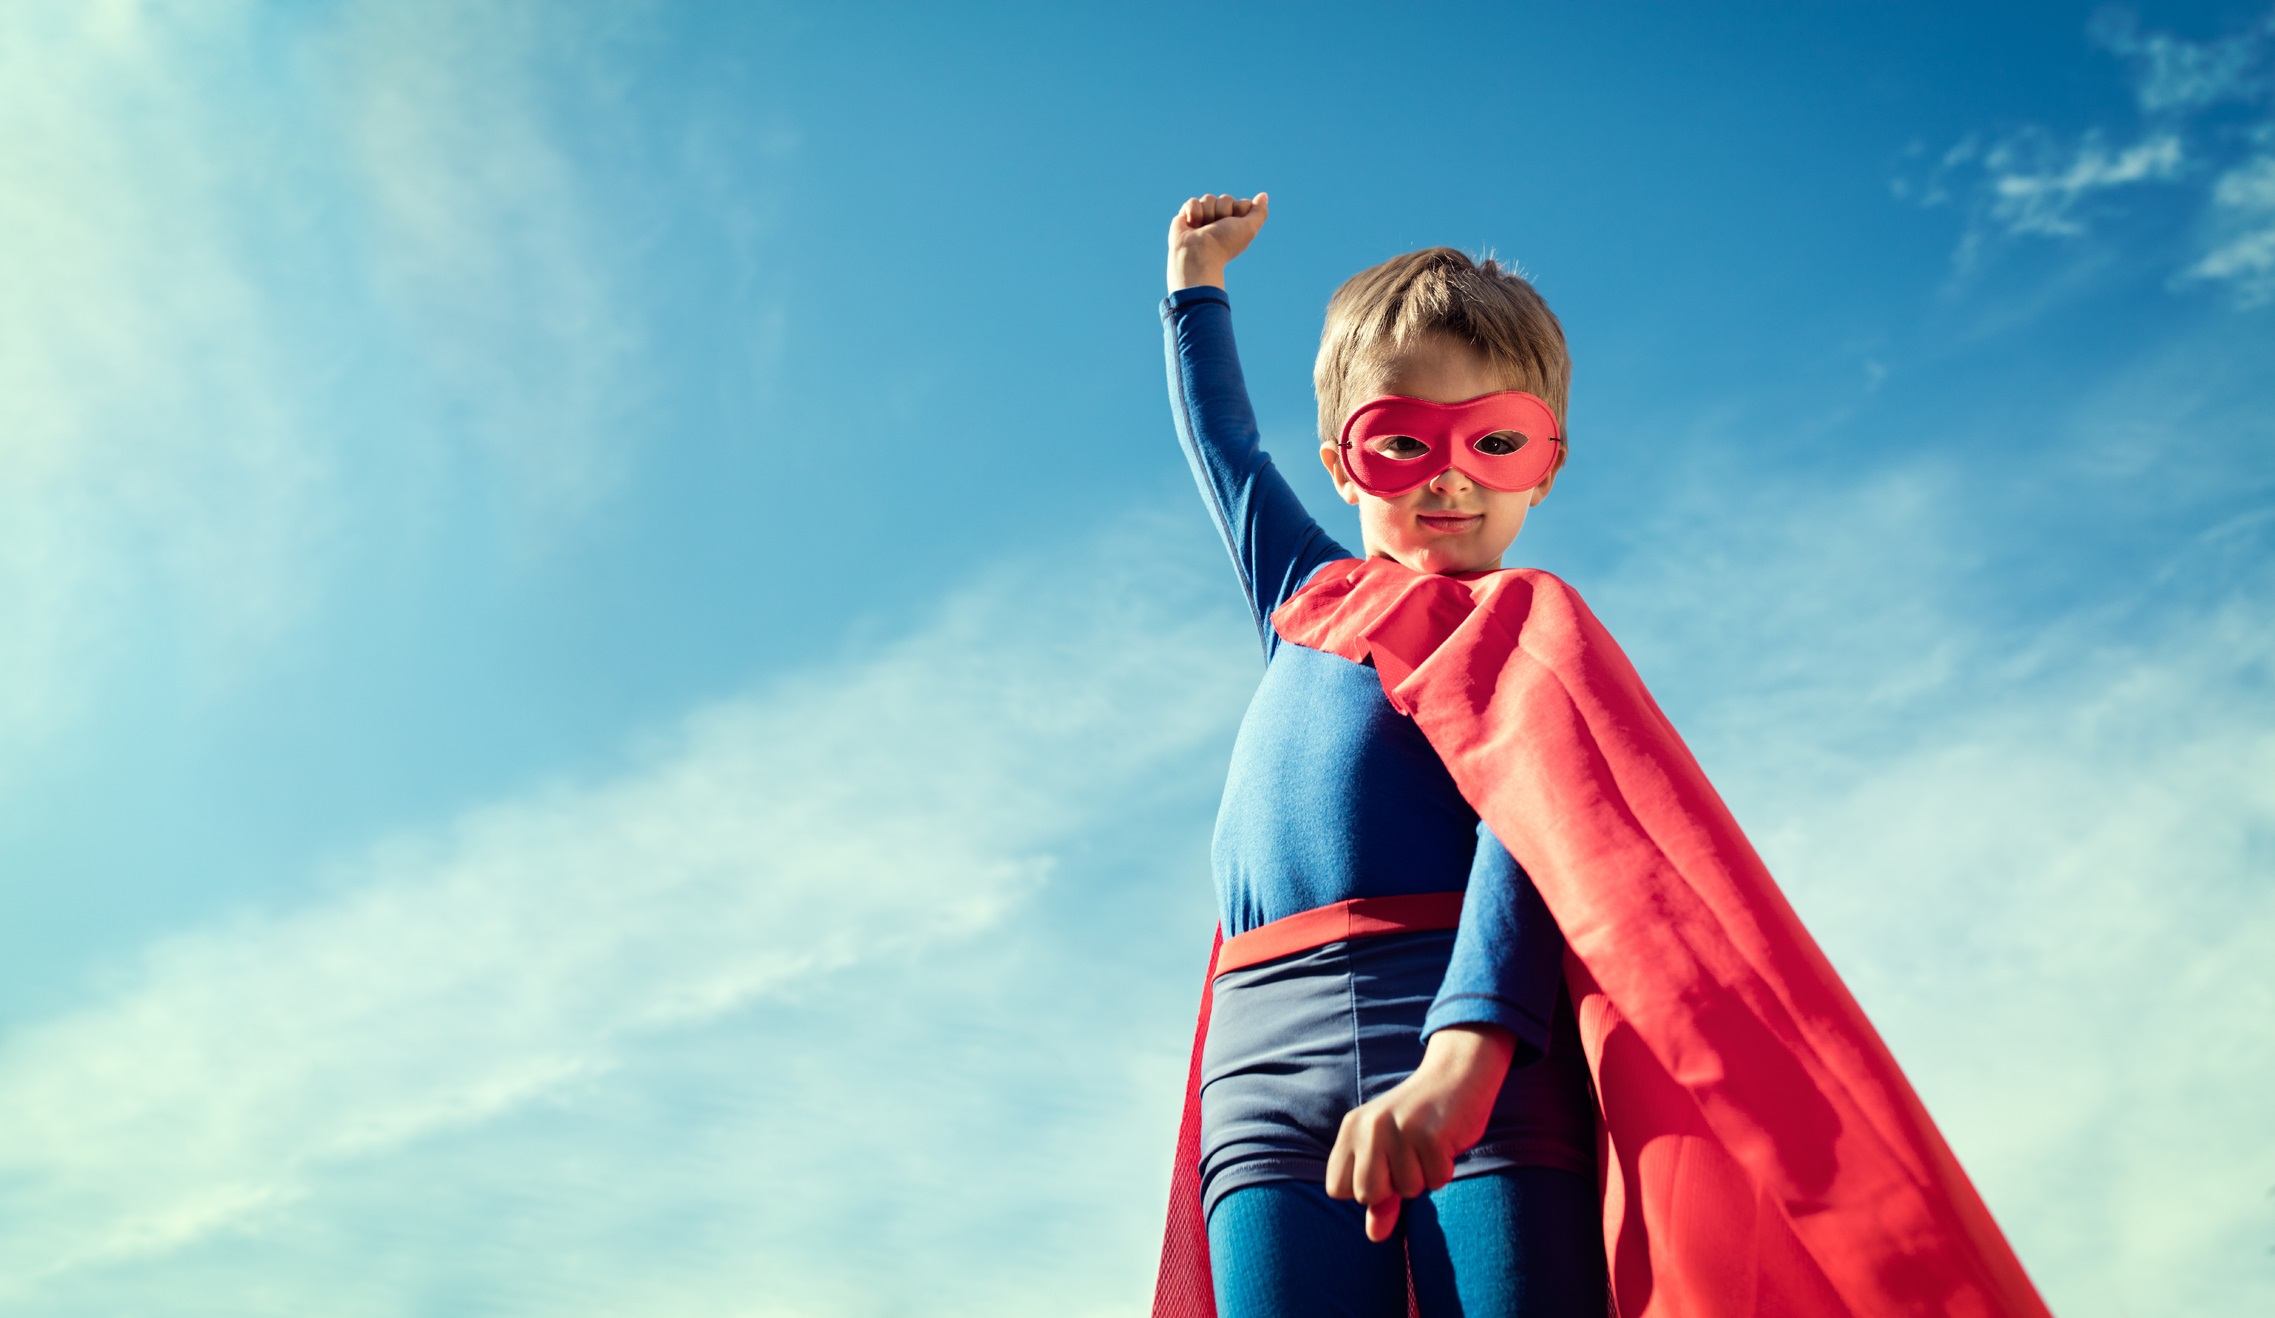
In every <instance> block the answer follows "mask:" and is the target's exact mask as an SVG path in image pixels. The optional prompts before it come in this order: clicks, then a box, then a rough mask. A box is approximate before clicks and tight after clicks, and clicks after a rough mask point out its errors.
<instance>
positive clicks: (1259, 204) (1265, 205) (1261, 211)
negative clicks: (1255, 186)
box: [1248, 192, 1272, 233]
mask: <svg viewBox="0 0 2275 1318" xmlns="http://www.w3.org/2000/svg"><path fill="white" fill-rule="evenodd" d="M1248 204H1249V205H1251V206H1254V207H1255V208H1256V209H1254V210H1252V211H1250V212H1248V229H1249V232H1251V233H1253V232H1255V231H1256V230H1258V229H1261V228H1263V227H1264V221H1266V220H1268V219H1270V218H1272V194H1271V193H1269V192H1259V193H1257V194H1256V195H1255V196H1254V197H1251V198H1249V202H1248Z"/></svg>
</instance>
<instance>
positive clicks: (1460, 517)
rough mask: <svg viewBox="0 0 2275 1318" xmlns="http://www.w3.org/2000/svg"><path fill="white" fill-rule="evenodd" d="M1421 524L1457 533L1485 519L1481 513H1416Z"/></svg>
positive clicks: (1436, 529) (1472, 527)
mask: <svg viewBox="0 0 2275 1318" xmlns="http://www.w3.org/2000/svg"><path fill="white" fill-rule="evenodd" d="M1415 515H1416V516H1417V517H1419V518H1420V519H1421V522H1422V525H1424V526H1426V527H1429V528H1430V529H1431V530H1433V531H1445V532H1448V533H1458V532H1461V531H1468V530H1472V529H1474V528H1475V527H1476V526H1477V524H1478V523H1479V522H1482V521H1484V520H1485V514H1483V513H1417V514H1415Z"/></svg>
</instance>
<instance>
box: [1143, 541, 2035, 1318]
mask: <svg viewBox="0 0 2275 1318" xmlns="http://www.w3.org/2000/svg"><path fill="white" fill-rule="evenodd" d="M1272 623H1273V626H1274V627H1275V628H1276V629H1277V630H1278V631H1279V634H1280V635H1281V637H1282V638H1284V639H1286V640H1288V641H1292V642H1294V643H1295V644H1298V645H1304V646H1309V647H1311V648H1312V649H1316V650H1324V651H1326V652H1328V653H1330V654H1336V655H1340V656H1342V657H1343V658H1345V659H1349V660H1351V661H1353V662H1360V661H1363V660H1366V659H1369V658H1371V659H1372V660H1373V661H1374V665H1375V668H1376V669H1377V671H1378V672H1379V673H1380V675H1381V677H1382V685H1383V690H1384V691H1385V692H1386V693H1387V694H1388V695H1389V697H1390V701H1391V703H1392V704H1393V705H1394V706H1396V707H1397V708H1398V710H1399V711H1400V712H1401V713H1404V714H1407V715H1409V716H1411V717H1412V718H1413V719H1414V721H1415V723H1416V725H1417V726H1419V727H1420V728H1421V730H1422V732H1423V735H1424V736H1426V737H1428V738H1429V741H1430V744H1431V746H1432V747H1434V748H1435V749H1436V750H1437V752H1438V755H1439V757H1440V758H1442V759H1443V760H1444V761H1445V764H1446V768H1447V769H1448V770H1449V771H1450V772H1451V773H1452V775H1453V779H1454V782H1455V784H1456V785H1457V786H1459V787H1460V789H1461V793H1462V795H1463V796H1464V797H1465V798H1467V799H1468V801H1469V803H1470V805H1471V806H1472V807H1473V808H1474V809H1476V811H1477V813H1478V815H1479V816H1480V817H1481V818H1483V819H1484V821H1485V822H1486V824H1487V825H1488V826H1490V827H1491V828H1492V830H1493V834H1494V836H1496V837H1498V838H1499V839H1500V840H1501V842H1502V844H1503V845H1505V846H1506V847H1508V849H1509V852H1510V854H1511V855H1513V856H1515V857H1516V859H1517V862H1518V863H1519V864H1521V865H1522V866H1524V869H1525V872H1526V873H1527V874H1528V875H1530V876H1531V877H1532V881H1533V885H1534V886H1535V887H1536V888H1537V889H1539V891H1540V895H1541V898H1542V900H1543V901H1545V902H1546V903H1547V905H1548V909H1549V912H1550V913H1551V914H1552V915H1554V916H1555V917H1556V923H1557V925H1558V927H1560V928H1561V929H1562V930H1563V931H1564V938H1565V943H1566V945H1567V946H1568V948H1569V949H1570V952H1569V955H1568V956H1567V958H1566V962H1565V973H1566V978H1567V981H1568V983H1569V984H1570V987H1571V991H1572V998H1573V1002H1574V1003H1575V1005H1576V1006H1577V1007H1578V1010H1579V1017H1580V1033H1581V1038H1582V1042H1583V1043H1584V1045H1585V1047H1586V1051H1587V1056H1588V1069H1589V1072H1590V1074H1591V1075H1592V1076H1593V1077H1594V1079H1595V1084H1596V1093H1597V1095H1598V1098H1599V1102H1600V1104H1601V1112H1600V1117H1601V1120H1600V1124H1599V1127H1598V1133H1599V1137H1600V1148H1599V1153H1600V1156H1599V1159H1598V1166H1599V1169H1600V1172H1599V1174H1600V1176H1601V1179H1602V1182H1603V1209H1604V1250H1605V1255H1606V1257H1607V1259H1608V1260H1609V1262H1610V1266H1611V1283H1612V1301H1613V1310H1614V1313H1615V1314H1616V1315H1617V1316H1618V1318H1720V1316H1721V1315H1733V1316H1735V1315H1752V1314H1781V1315H1783V1314H1790V1315H1808V1316H1810V1318H1816V1316H1818V1315H1823V1316H1825V1318H1832V1316H1834V1315H1853V1316H1854V1318H1877V1315H1882V1314H1900V1313H1920V1314H1947V1315H1953V1316H1954V1318H1973V1316H1975V1315H1983V1316H1986V1318H1987V1316H1989V1315H2002V1316H2013V1318H2048V1314H2047V1310H2046V1306H2045V1303H2044V1302H2043V1301H2042V1300H2040V1299H2039V1297H2038V1293H2037V1291H2036V1290H2035V1289H2034V1288H2033V1287H2032V1286H2031V1284H2030V1279H2029V1278H2028V1277H2027V1276H2026V1275H2025V1274H2024V1273H2023V1270H2022V1264H2021V1262H2020V1261H2019V1260H2018V1259H2016V1257H2015V1255H2014V1251H2013V1250H2012V1249H2011V1248H2009V1247H2008V1245H2007V1243H2006V1238H2005V1237H2004V1236H2003V1235H2001V1234H2000V1232H1999V1229H1998V1225H1997V1224H1996V1223H1995V1222H1993V1221H1992V1220H1991V1215H1990V1211H1989V1209H1987V1208H1986V1207H1984V1205H1983V1201H1982V1199H1981V1197H1980V1196H1979V1195H1977V1194H1976V1193H1975V1188H1974V1186H1973V1185H1972V1184H1971V1183H1970V1182H1969V1181H1968V1179H1967V1174H1966V1173H1965V1172H1964V1171H1962V1170H1961V1169H1960V1167H1959V1162H1958V1160H1957V1159H1956V1158H1954V1157H1953V1156H1952V1154H1951V1150H1950V1149H1949V1147H1947V1146H1946V1145H1945V1144H1944V1142H1943V1137H1942V1135H1941V1134H1940V1133H1938V1132H1937V1130H1936V1128H1935V1123H1934V1122H1933V1121H1932V1120H1930V1119H1929V1117H1928V1114H1927V1110H1926V1109H1925V1108H1924V1107H1922V1106H1921V1105H1920V1101H1919V1099H1918V1097H1917V1096H1916V1095H1914V1094H1913V1093H1912V1089H1911V1086H1910V1085H1909V1084H1908V1083H1907V1082H1906V1081H1905V1080H1904V1075H1903V1072H1902V1071H1901V1070H1899V1069H1898V1068H1897V1066H1896V1061H1895V1058H1894V1057H1893V1056H1891V1055H1890V1054H1889V1052H1888V1049H1887V1046H1886V1045H1885V1044H1883V1043H1882V1042H1881V1041H1880V1036H1879V1035H1878V1034H1877V1033H1876V1032H1875V1031H1874V1030H1873V1028H1872V1025H1871V1023H1870V1022H1869V1021H1867V1020H1866V1019H1865V1017H1864V1012H1863V1010H1862V1009H1861V1008H1859V1007H1858V1006H1857V1004H1856V1000H1855V999H1854V998H1852V997H1850V996H1849V993H1848V990H1847V988H1846V987H1845V986H1843V985H1842V983H1841V981H1840V977H1839V976H1838V975H1836V974H1834V973H1833V968H1832V965H1831V963H1830V962H1828V961H1826V959H1825V956H1824V953H1822V952H1821V951H1819V950H1818V948H1817V945H1816V942H1815V941H1814V940H1812V939H1811V938H1810V937H1809V933H1808V931H1807V930H1805V929H1803V928H1802V927H1801V921H1800V919H1799V918H1798V917H1796V916H1795V915H1794V913H1793V908H1792V907H1791V906H1789V905H1787V904H1786V901H1785V897H1784V894H1782V893H1780V892H1779V891H1778V888H1777V884H1776V883H1775V882H1774V881H1773V880H1772V879H1771V878H1770V876H1769V871H1768V870H1766V869H1765V868H1763V866H1762V862H1761V859H1760V857H1758V856H1756V855H1755V854H1754V849H1753V847H1752V846H1751V845H1750V844H1749V843H1748V842H1747V841H1746V838H1745V834H1743V833H1742V832H1740V831H1739V828H1738V824H1737V821H1736V820H1735V819H1733V818H1732V817H1731V815H1730V812H1729V810H1728V808H1727V807H1725V806H1724V805H1723V804H1722V799H1721V798H1720V797H1719V796H1717V795H1716V794H1715V792H1714V788H1713V787H1712V786H1711V785H1710V784H1708V782H1707V781H1706V775H1705V774H1704V773H1702V772H1701V771H1700V770H1699V767H1698V763H1697V761H1695V760H1694V759H1692V758H1691V754H1690V750H1689V748H1687V747H1686V746H1684V745H1683V742H1682V738H1680V737H1679V736H1677V735H1676V734H1675V730H1674V727H1673V725H1671V724H1669V723H1668V722H1667V718H1666V715H1664V714H1662V713H1660V711H1659V706H1658V704H1657V703H1656V702H1655V701H1653V700H1652V699H1651V693H1650V692H1649V691H1646V690H1645V689H1644V687H1643V682H1642V679H1640V678H1639V677H1637V676H1636V674H1635V669H1634V667H1633V666H1632V665H1630V664H1629V663H1628V661H1627V657H1626V655H1624V654H1622V653H1621V652H1620V649H1619V646H1618V644H1617V643H1615V642H1614V641H1613V640H1612V638H1611V635H1610V633H1608V632H1606V631H1605V630H1604V628H1603V624H1601V623H1599V622H1598V621H1596V618H1595V615H1594V614H1592V613H1590V612H1589V611H1588V606H1587V605H1586V604H1584V603H1582V602H1581V600H1580V597H1579V595H1578V594H1577V593H1575V592H1574V591H1573V590H1572V588H1571V587H1570V586H1567V585H1565V584H1564V583H1563V582H1562V581H1559V580H1557V579H1556V578H1555V577H1553V576H1550V575H1548V574H1547V573H1545V572H1535V571H1529V570H1523V569H1516V570H1509V571H1501V572H1492V573H1486V574H1482V575H1479V576H1476V577H1472V578H1455V577H1444V576H1429V575H1423V574H1420V573H1416V572H1413V571H1411V570H1409V569H1407V568H1405V567H1402V566H1400V565H1398V564H1396V563H1394V562H1391V561H1389V560H1387V559H1365V560H1359V559H1348V560H1344V561H1342V562H1338V563H1331V564H1329V565H1327V566H1326V567H1324V568H1322V569H1320V570H1319V572H1318V573H1317V574H1316V575H1315V576H1314V577H1313V578H1312V581H1311V584H1309V585H1307V586H1306V587H1304V589H1303V590H1301V591H1299V592H1298V593H1297V594H1296V595H1295V596H1294V598H1292V599H1290V600H1289V601H1288V602H1287V603H1286V604H1285V605H1283V606H1282V607H1281V608H1280V610H1279V611H1278V612H1277V613H1275V614H1273V615H1272ZM1211 960H1212V962H1213V960H1214V956H1213V954H1212V957H1211ZM1212 970H1213V966H1212ZM1207 1029H1208V997H1207V995H1206V993H1204V994H1203V997H1202V1002H1201V1022H1200V1028H1199V1031H1198V1034H1197V1036H1196V1039H1195V1043H1194V1052H1193V1069H1192V1073H1191V1075H1190V1077H1189V1079H1188V1083H1187V1087H1186V1097H1185V1122H1184V1129H1183V1130H1182V1131H1181V1132H1180V1138H1179V1140H1178V1151H1177V1157H1178V1161H1177V1167H1176V1172H1175V1175H1174V1177H1173V1179H1172V1192H1171V1201H1170V1207H1169V1219H1170V1220H1169V1230H1168V1235H1167V1237H1166V1239H1165V1241H1164V1245H1163V1250H1162V1260H1161V1277H1160V1282H1159V1285H1158V1286H1157V1287H1156V1290H1155V1293H1154V1310H1153V1311H1154V1314H1155V1315H1156V1318H1171V1316H1175V1318H1201V1316H1202V1315H1206V1316H1208V1318H1214V1314H1215V1310H1216V1306H1215V1301H1214V1298H1213V1295H1212V1293H1211V1288H1210V1284H1209V1275H1208V1238H1207V1233H1206V1230H1205V1227H1204V1225H1203V1223H1202V1222H1201V1216H1200V1193H1199V1180H1198V1170H1197V1163H1198V1160H1199V1152H1200V1148H1199V1139H1200V1105H1199V1079H1200V1044H1201V1040H1202V1039H1203V1038H1205V1037H1206V1034H1207Z"/></svg>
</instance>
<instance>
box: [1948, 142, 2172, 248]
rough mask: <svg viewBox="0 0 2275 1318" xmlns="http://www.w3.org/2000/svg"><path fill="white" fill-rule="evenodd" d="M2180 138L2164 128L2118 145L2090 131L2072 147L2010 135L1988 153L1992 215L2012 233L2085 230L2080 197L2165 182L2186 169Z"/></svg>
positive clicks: (1985, 159) (1986, 168) (1984, 163)
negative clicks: (2115, 147) (2118, 147)
mask: <svg viewBox="0 0 2275 1318" xmlns="http://www.w3.org/2000/svg"><path fill="white" fill-rule="evenodd" d="M2183 162H2184V154H2183V152H2182V149H2181V145H2180V139H2179V138H2177V137H2175V136H2172V135H2171V134H2169V133H2160V134H2156V135H2153V136H2151V137H2148V138H2145V139H2143V140H2142V141H2139V142H2136V143H2134V144H2133V145H2131V146H2128V147H2125V148H2124V149H2122V150H2117V151H2112V150H2111V149H2109V147H2107V146H2106V145H2104V144H2103V143H2102V142H2101V140H2100V139H2099V138H2097V137H2095V136H2093V135H2091V134H2088V135H2087V136H2086V138H2085V140H2084V141H2082V142H2080V143H2079V144H2078V145H2077V146H2076V147H2075V148H2074V149H2072V150H2070V151H2066V152H2064V151H2059V150H2056V149H2053V148H2051V147H2050V145H2049V144H2047V143H2045V142H2044V141H2043V140H2042V139H2040V138H2037V137H2035V136H2024V137H2018V138H2010V139H2008V140H2006V141H2004V142H2001V143H1999V144H1998V145H1996V146H1993V147H1992V148H1990V149H1989V150H1988V151H1986V152H1984V153H1983V160H1982V167H1983V171H1984V173H1985V174H1986V175H1987V176H1988V183H1989V187H1990V190H1991V206H1990V209H1991V217H1992V218H1993V219H1995V220H1997V221H1998V222H1999V223H2000V224H2002V225H2004V226H2005V228H2006V231H2007V232H2008V233H2017V234H2022V233H2035V234H2046V235H2050V236H2060V235H2069V234H2079V233H2083V232H2085V225H2084V223H2083V222H2082V221H2081V220H2080V219H2079V217H2078V213H2077V212H2078V208H2079V205H2080V203H2082V202H2083V201H2085V200H2086V199H2087V198H2089V197H2091V196H2093V195H2094V194H2095V193H2099V192H2106V191H2108V190H2110V189H2112V188H2121V187H2126V186H2129V185H2132V184H2136V183H2149V182H2162V181H2165V180H2169V179H2172V178H2174V177H2176V176H2177V175H2178V174H2179V173H2180V169H2181V166H2182V164H2183Z"/></svg>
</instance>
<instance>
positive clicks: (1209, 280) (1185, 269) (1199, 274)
mask: <svg viewBox="0 0 2275 1318" xmlns="http://www.w3.org/2000/svg"><path fill="white" fill-rule="evenodd" d="M1203 285H1207V286H1208V287H1210V288H1223V287H1224V262H1222V261H1211V260H1209V259H1207V258H1206V257H1203V256H1201V255H1199V254H1198V253H1195V252H1186V251H1173V252H1171V253H1170V254H1169V291H1170V292H1172V293H1174V292H1176V291H1177V290H1178V289H1181V288H1199V287H1201V286H1203Z"/></svg>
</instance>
